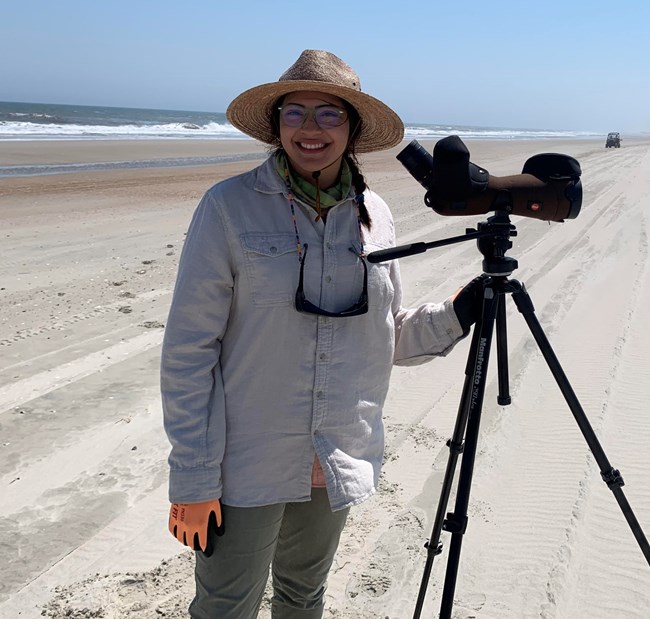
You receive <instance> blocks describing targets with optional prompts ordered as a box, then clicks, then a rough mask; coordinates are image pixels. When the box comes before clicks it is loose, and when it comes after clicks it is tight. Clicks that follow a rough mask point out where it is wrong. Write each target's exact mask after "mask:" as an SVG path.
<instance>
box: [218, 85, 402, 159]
mask: <svg viewBox="0 0 650 619" xmlns="http://www.w3.org/2000/svg"><path fill="white" fill-rule="evenodd" d="M297 91H312V92H324V93H327V94H330V95H335V96H337V97H340V98H341V99H344V100H345V101H347V102H348V103H349V104H350V105H352V107H354V109H355V110H356V111H357V113H358V114H359V117H360V118H361V134H360V135H359V137H358V138H357V141H356V143H355V152H357V153H370V152H373V151H378V150H385V149H387V148H391V147H393V146H395V145H396V144H399V142H401V140H402V138H403V137H404V124H403V123H402V121H401V119H400V117H399V116H398V115H397V114H396V113H395V112H394V111H393V110H391V109H390V108H389V107H388V106H387V105H386V104H384V103H382V102H381V101H380V100H379V99H375V98H374V97H372V96H371V95H367V94H366V93H363V92H360V91H358V90H352V89H351V88H347V87H345V86H337V85H336V84H330V83H328V82H320V81H316V80H287V81H280V82H272V83H270V84H262V85H261V86H255V87H254V88H250V89H249V90H246V91H244V92H243V93H241V94H240V95H239V96H238V97H236V98H235V99H234V100H233V101H232V103H231V104H230V105H229V106H228V109H227V110H226V118H227V119H228V122H229V123H230V124H231V125H233V126H234V127H236V128H237V129H239V130H240V131H243V132H244V133H245V134H246V135H249V136H251V137H252V138H255V139H256V140H260V141H262V142H264V143H266V144H271V145H273V146H280V143H279V140H278V139H277V137H275V136H274V135H273V132H272V130H271V114H272V107H273V104H274V103H275V102H276V101H277V100H278V99H279V98H280V97H281V96H283V95H286V94H289V93H290V92H297Z"/></svg>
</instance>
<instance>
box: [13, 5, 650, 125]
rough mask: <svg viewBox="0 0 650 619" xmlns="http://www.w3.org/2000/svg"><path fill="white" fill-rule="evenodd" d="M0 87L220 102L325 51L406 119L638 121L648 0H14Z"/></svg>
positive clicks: (104, 99)
mask: <svg viewBox="0 0 650 619" xmlns="http://www.w3.org/2000/svg"><path fill="white" fill-rule="evenodd" d="M0 15H1V18H0V59H1V60H0V100H4V101H30V102H43V103H73V104H87V105H108V106H118V107H119V106H124V107H145V108H147V107H151V108H163V109H183V110H200V111H212V112H223V111H225V109H226V107H227V105H228V103H229V102H230V101H231V100H232V99H233V98H234V97H235V96H236V95H237V94H239V93H240V92H241V91H243V90H245V89H246V88H249V87H251V86H254V85H257V84H260V83H264V82H270V81H275V80H276V79H277V78H278V77H279V76H280V74H281V73H282V72H283V71H284V70H285V69H286V68H287V67H288V66H289V65H291V64H292V63H293V62H294V60H295V59H296V58H297V57H298V55H299V54H300V52H301V51H302V50H303V49H306V48H311V49H327V50H330V51H332V52H334V53H336V54H337V55H338V56H340V57H341V58H342V59H343V60H345V61H346V62H348V63H349V64H350V65H352V67H353V68H354V69H355V70H356V71H357V72H358V73H359V76H360V78H361V86H362V88H363V90H365V91H366V92H368V93H370V94H372V95H374V96H376V97H378V98H380V99H382V100H383V101H385V102H386V103H388V104H389V105H390V106H391V107H393V108H394V109H395V110H396V111H397V112H398V113H399V114H400V115H401V116H402V118H403V119H404V120H405V121H406V122H428V123H450V124H465V125H476V126H495V127H509V128H515V127H520V128H533V129H569V130H586V131H601V132H607V131H650V68H649V67H648V64H650V2H648V1H647V0H621V2H613V1H611V0H609V1H608V2H604V1H600V0H594V1H591V2H586V1H583V2H578V1H576V0H574V1H571V0H564V1H559V0H545V1H543V2H531V3H528V2H525V1H521V0H519V1H517V2H514V1H513V2H510V1H503V2H499V1H495V2H475V1H473V0H468V1H465V2H458V1H456V2H453V1H447V0H438V1H436V0H426V1H421V2H412V1H408V0H402V1H401V2H395V1H394V0H391V1H383V0H374V1H366V0H358V1H354V0H348V1H346V2H343V1H341V0H321V1H320V2H319V1H318V0H311V1H310V0H307V1H300V2H296V1H293V2H285V1H283V0H238V1H237V2H233V1H231V0H229V1H225V0H183V2H180V1H168V0H155V1H154V0H128V1H126V0H110V1H104V2H99V1H95V0H86V1H83V2H82V1H72V0H59V1H58V2H51V1H48V2H46V1H43V0H20V1H17V0H13V1H12V2H10V3H9V2H8V3H5V6H4V7H3V9H2V11H1V14H0Z"/></svg>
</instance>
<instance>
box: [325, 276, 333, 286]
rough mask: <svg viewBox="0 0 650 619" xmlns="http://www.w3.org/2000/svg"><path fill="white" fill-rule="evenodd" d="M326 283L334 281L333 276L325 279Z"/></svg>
mask: <svg viewBox="0 0 650 619" xmlns="http://www.w3.org/2000/svg"><path fill="white" fill-rule="evenodd" d="M325 281H326V282H327V283H328V284H329V283H330V282H331V281H332V276H331V275H328V276H327V277H326V278H325Z"/></svg>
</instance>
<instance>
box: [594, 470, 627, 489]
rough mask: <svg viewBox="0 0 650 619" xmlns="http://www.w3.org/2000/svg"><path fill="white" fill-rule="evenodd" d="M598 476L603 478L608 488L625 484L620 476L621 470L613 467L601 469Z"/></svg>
mask: <svg viewBox="0 0 650 619" xmlns="http://www.w3.org/2000/svg"><path fill="white" fill-rule="evenodd" d="M600 476H601V477H602V478H603V481H604V482H605V483H606V484H607V486H608V487H609V489H610V490H614V488H621V487H622V486H624V485H625V482H624V481H623V477H621V472H620V471H619V470H617V469H615V468H611V469H609V471H601V472H600Z"/></svg>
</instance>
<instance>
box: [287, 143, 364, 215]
mask: <svg viewBox="0 0 650 619" xmlns="http://www.w3.org/2000/svg"><path fill="white" fill-rule="evenodd" d="M275 169H276V170H277V172H278V174H279V175H280V178H281V179H282V180H286V174H287V172H288V174H289V182H290V183H291V189H292V190H293V192H294V193H295V194H296V196H297V197H298V198H300V199H301V200H302V201H303V202H305V203H306V204H309V206H311V207H314V208H316V193H317V192H318V189H317V188H316V186H315V185H312V184H311V183H310V182H309V181H307V180H305V179H304V178H303V177H302V176H300V175H299V174H296V173H295V172H294V171H293V170H292V169H291V165H290V164H289V160H288V159H287V155H286V153H285V152H284V151H278V153H277V155H276V157H275ZM351 187H352V172H351V171H350V166H348V164H347V161H345V159H343V160H342V161H341V174H340V177H339V182H338V183H337V184H336V185H334V186H332V187H330V188H329V189H321V190H320V206H321V208H323V209H325V208H330V207H331V206H334V205H335V204H338V203H339V202H340V201H341V200H342V199H343V198H345V197H346V196H347V195H348V194H349V193H350V188H351Z"/></svg>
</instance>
